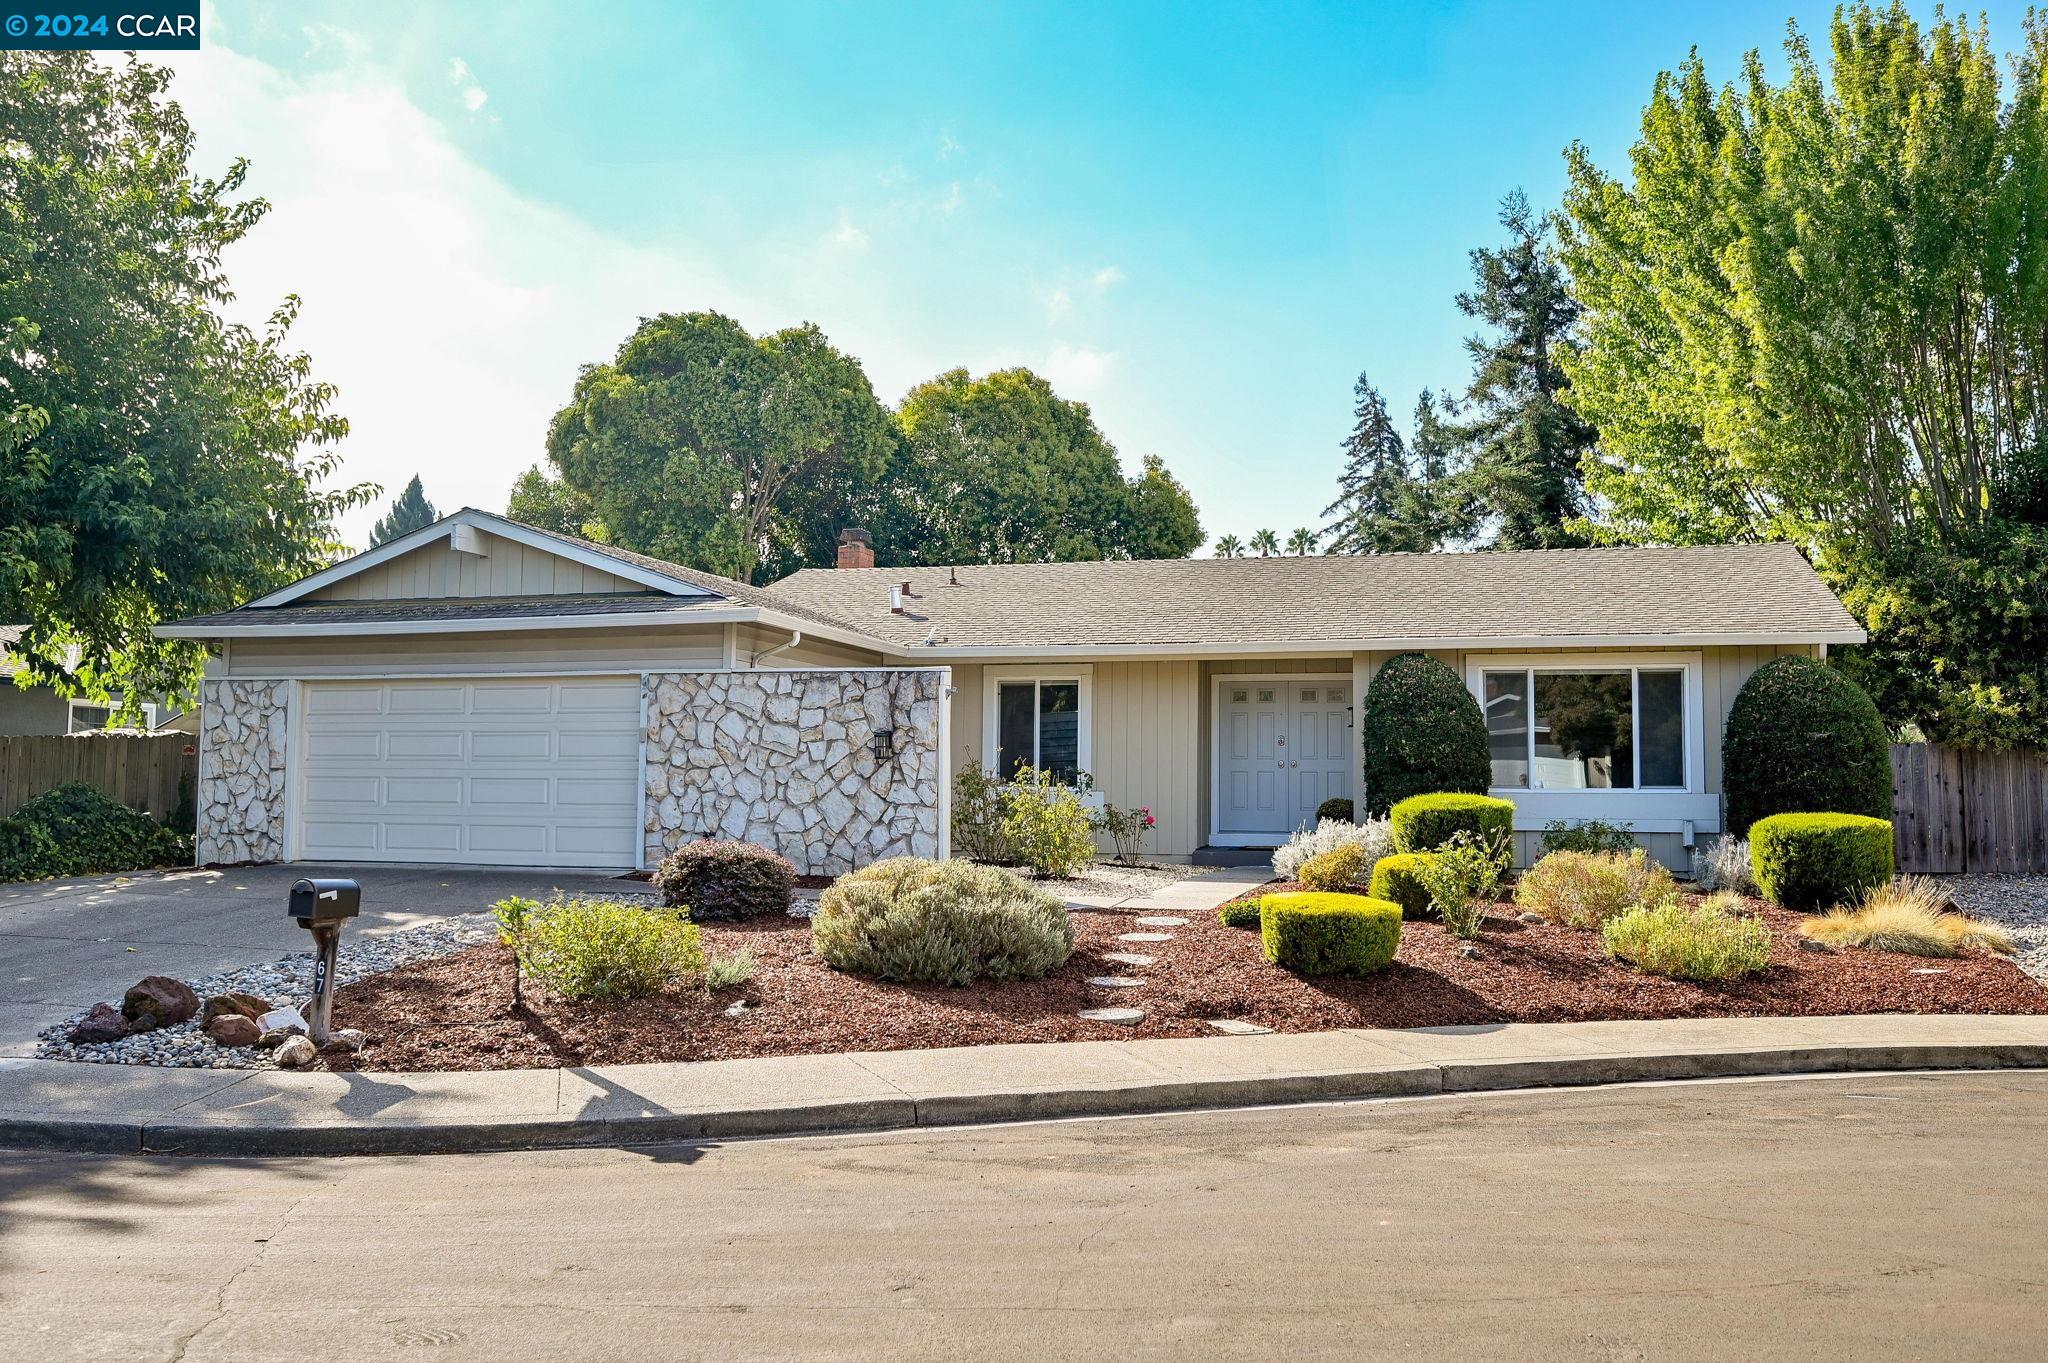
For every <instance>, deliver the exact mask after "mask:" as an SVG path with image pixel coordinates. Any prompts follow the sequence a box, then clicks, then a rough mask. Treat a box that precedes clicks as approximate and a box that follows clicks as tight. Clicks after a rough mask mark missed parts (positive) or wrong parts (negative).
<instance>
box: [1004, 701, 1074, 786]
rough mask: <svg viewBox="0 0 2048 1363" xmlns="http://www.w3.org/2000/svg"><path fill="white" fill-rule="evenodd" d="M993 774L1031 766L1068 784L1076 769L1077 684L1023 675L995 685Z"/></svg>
mask: <svg viewBox="0 0 2048 1363" xmlns="http://www.w3.org/2000/svg"><path fill="white" fill-rule="evenodd" d="M996 749H997V751H996V774H997V776H998V777H999V778H1001V779H1002V780H1005V781H1007V780H1009V779H1011V778H1012V777H1014V776H1015V775H1016V774H1017V770H1018V768H1020V767H1025V766H1033V767H1037V768H1038V769H1039V770H1040V771H1043V772H1046V773H1048V774H1049V775H1051V776H1052V777H1054V778H1055V779H1056V780H1060V781H1066V782H1071V781H1073V780H1074V778H1075V776H1076V775H1077V774H1078V773H1079V772H1080V770H1081V683H1080V682H1079V681H1077V680H1075V679H1073V678H1071V677H1066V678H1052V677H1028V678H1014V679H1004V680H1001V681H998V682H997V683H996Z"/></svg>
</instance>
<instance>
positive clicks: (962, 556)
mask: <svg viewBox="0 0 2048 1363" xmlns="http://www.w3.org/2000/svg"><path fill="white" fill-rule="evenodd" d="M896 427H897V430H898V431H899V433H900V436H901V448H900V450H899V452H898V454H897V457H896V460H895V462H894V463H893V464H892V465H891V466H890V467H889V469H888V470H887V472H886V474H885V475H884V476H883V477H882V478H881V479H880V480H879V482H878V484H877V485H876V486H875V488H874V489H873V492H872V498H873V502H874V504H875V509H874V512H873V514H872V515H868V516H866V517H864V523H865V524H866V525H867V526H868V527H869V528H870V529H871V530H873V531H874V533H875V553H876V556H877V558H878V559H879V561H881V562H883V563H889V564H925V563H1047V562H1055V561H1061V560H1070V559H1103V558H1180V557H1183V556H1185V555H1187V554H1190V553H1193V552H1194V551H1195V550H1196V549H1197V548H1199V547H1200V546H1201V543H1202V527H1201V522H1200V519H1199V518H1198V517H1197V515H1196V513H1195V506H1194V502H1193V500H1192V499H1190V498H1189V496H1188V494H1187V490H1186V489H1185V488H1183V487H1182V486H1181V485H1180V484H1179V483H1178V482H1176V481H1175V480H1174V479H1173V477H1172V476H1171V475H1170V474H1169V473H1168V472H1167V471H1166V466H1165V464H1164V463H1163V462H1162V461H1161V460H1159V459H1158V457H1157V456H1148V457H1147V458H1146V460H1145V464H1144V469H1143V471H1142V472H1141V473H1140V474H1139V475H1138V476H1137V477H1136V478H1132V479H1126V478H1125V477H1124V476H1123V472H1122V470H1121V469H1120V467H1119V466H1118V464H1117V457H1116V450H1115V449H1114V448H1112V447H1111V445H1110V443H1109V442H1108V441H1107V440H1106V439H1104V438H1103V435H1102V432H1101V431H1100V430H1098V429H1097V428H1096V425H1095V419H1094V417H1093V416H1092V415H1090V413H1089V411H1088V408H1087V406H1086V404H1084V403H1079V402H1069V401H1067V400H1066V399H1064V398H1062V397H1060V396H1059V395H1058V394H1057V393H1055V392H1053V389H1052V385H1051V384H1049V383H1047V382H1046V381H1045V380H1044V379H1042V378H1040V377H1039V376H1038V375H1036V374H1034V373H1032V372H1031V371H1030V370H1028V369H1006V370H1000V371H997V372H995V373H992V374H987V375H984V376H982V377H981V378H978V379H977V378H974V377H972V376H970V375H969V374H968V372H967V371H966V370H964V369H954V370H950V371H948V372H946V373H944V374H941V375H939V376H938V377H937V378H934V379H930V380H928V381H926V382H924V383H921V384H919V385H918V386H917V387H915V388H913V389H911V390H910V392H909V394H907V395H906V396H905V397H904V399H903V402H902V404H901V405H900V406H899V407H898V408H897V410H896Z"/></svg>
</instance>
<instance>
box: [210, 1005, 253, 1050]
mask: <svg viewBox="0 0 2048 1363" xmlns="http://www.w3.org/2000/svg"><path fill="white" fill-rule="evenodd" d="M206 1034H207V1035H208V1036H210V1037H212V1038H213V1039H214V1041H215V1043H217V1044H218V1045H222V1046H253V1045H255V1044H256V1043H257V1041H258V1040H260V1039H261V1038H262V1036H263V1029H262V1028H260V1027H258V1026H257V1025H256V1019H254V1018H252V1017H250V1016H248V1015H247V1014H245V1013H222V1014H220V1015H219V1016H217V1017H215V1018H214V1019H213V1020H212V1021H211V1022H208V1023H207V1024H206Z"/></svg>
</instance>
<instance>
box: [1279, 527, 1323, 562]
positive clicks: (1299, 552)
mask: <svg viewBox="0 0 2048 1363" xmlns="http://www.w3.org/2000/svg"><path fill="white" fill-rule="evenodd" d="M1317 538H1318V537H1317V535H1316V532H1315V531H1313V530H1311V529H1309V528H1308V527H1307V526H1305V525H1304V526H1302V527H1300V528H1299V529H1297V530H1295V531H1294V532H1293V533H1292V534H1290V535H1288V537H1287V552H1288V553H1290V554H1292V555H1294V556H1295V557H1296V558H1303V557H1306V556H1307V555H1309V554H1313V553H1314V552H1315V551H1316V541H1317Z"/></svg>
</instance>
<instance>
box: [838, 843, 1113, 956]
mask: <svg viewBox="0 0 2048 1363" xmlns="http://www.w3.org/2000/svg"><path fill="white" fill-rule="evenodd" d="M811 940H812V943H813V945H814V946H816V948H817V951H818V954H819V955H820V956H822V957H824V958H825V961H826V964H828V965H831V966H833V967H835V968H837V969H840V970H852V971H857V972H859V973H861V974H863V975H874V976H878V977H879V978H881V979H885V980H905V981H914V982H923V983H929V984H966V983H968V982H969V981H971V980H973V979H975V978H976V977H977V976H983V975H986V976H987V977H988V978H989V979H992V980H1035V979H1037V978H1038V977H1039V976H1041V975H1044V974H1045V973H1046V972H1048V971H1050V970H1053V969H1056V968H1057V967H1058V966H1059V965H1060V964H1061V963H1062V962H1064V961H1065V960H1066V959H1067V957H1068V956H1070V955H1072V954H1073V951H1074V927H1073V924H1072V923H1071V922H1069V921H1068V918H1067V906H1066V904H1065V903H1064V902H1063V901H1062V900H1061V899H1060V898H1059V897H1058V896H1056V895H1052V894H1048V893H1047V892H1046V891H1044V890H1041V889H1039V888H1037V887H1036V886H1032V885H1027V884H1025V883H1024V882H1023V881H1021V880H1019V879H1018V878H1017V877H1016V876H1014V875H1011V874H1010V873H1009V872H1007V871H1004V870H1000V869H998V868H996V867H993V866H976V865H974V864H973V863H972V862H966V861H926V860H924V859H923V858H921V857H890V858H888V859H887V860H884V861H878V862H875V863H874V864H873V865H870V866H865V867H862V868H861V869H860V870H858V871H853V872H851V873H849V874H847V875H843V876H841V877H840V878H839V879H838V880H837V881H835V882H834V883H833V885H832V888H830V889H828V890H826V891H825V893H824V895H823V896H822V897H821V898H820V900H819V902H818V912H817V913H816V914H815V915H814V916H813V917H812V919H811Z"/></svg>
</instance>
